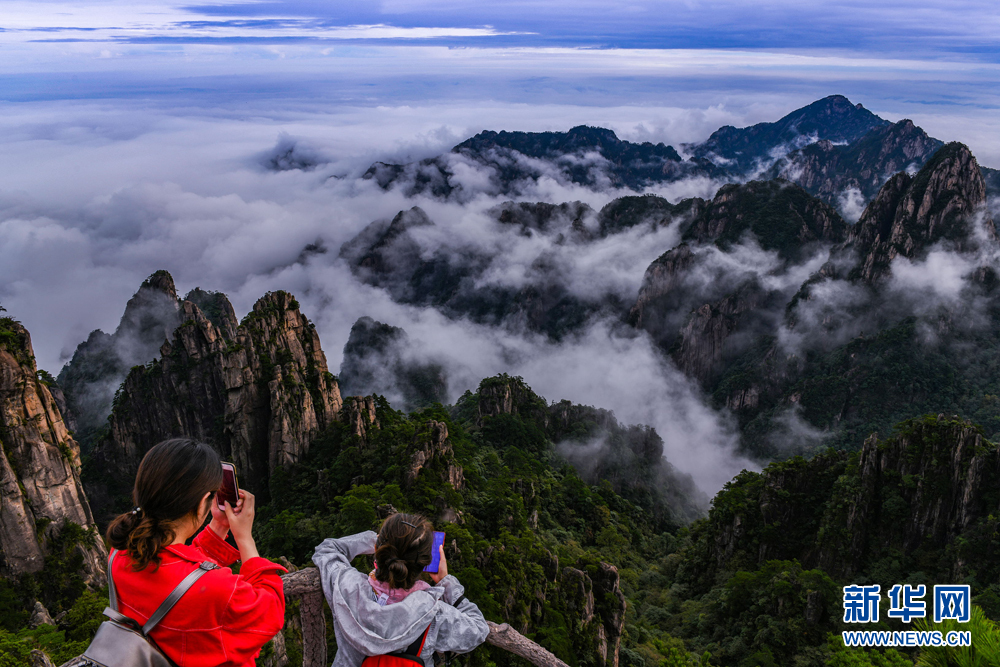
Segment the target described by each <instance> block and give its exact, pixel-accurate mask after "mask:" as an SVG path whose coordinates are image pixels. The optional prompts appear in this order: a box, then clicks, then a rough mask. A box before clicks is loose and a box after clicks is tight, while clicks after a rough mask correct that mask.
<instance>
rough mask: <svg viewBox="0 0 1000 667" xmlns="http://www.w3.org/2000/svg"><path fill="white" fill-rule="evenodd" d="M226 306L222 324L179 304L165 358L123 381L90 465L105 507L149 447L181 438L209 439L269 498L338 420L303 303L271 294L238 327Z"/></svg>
mask: <svg viewBox="0 0 1000 667" xmlns="http://www.w3.org/2000/svg"><path fill="white" fill-rule="evenodd" d="M215 303H216V304H217V305H219V299H218V298H216V299H215ZM225 305H226V304H224V305H223V306H222V307H221V309H220V310H221V312H222V313H223V314H224V317H223V318H222V320H221V321H222V322H223V324H222V326H216V325H215V324H213V323H212V321H211V320H210V319H209V318H208V317H206V315H205V314H204V313H203V312H202V310H201V309H200V308H199V307H198V306H197V305H196V304H195V303H193V302H191V301H183V302H181V304H180V319H181V320H182V324H181V325H180V326H179V327H177V329H176V330H174V331H173V334H172V336H171V337H170V339H169V340H168V341H165V342H164V343H163V345H162V347H161V349H160V353H161V357H160V358H159V359H155V360H154V361H152V362H150V363H149V364H146V365H145V366H141V367H135V368H133V369H132V371H131V372H130V373H129V375H128V377H127V378H126V379H125V382H124V383H123V384H122V386H121V388H120V389H119V391H118V393H117V394H116V397H115V403H114V409H113V411H112V413H111V416H110V417H109V432H108V434H107V436H106V437H104V438H103V439H102V440H100V441H99V442H98V443H97V444H96V446H95V449H94V453H93V457H92V460H91V463H90V465H89V467H88V476H87V481H88V486H89V487H92V488H93V497H94V502H95V505H99V506H100V510H101V511H108V510H110V509H111V505H112V503H113V500H114V498H113V497H114V496H117V495H120V494H122V493H123V492H125V491H126V489H125V488H124V486H123V485H122V484H123V483H121V482H119V481H118V480H131V479H132V477H133V475H134V474H135V471H136V469H137V467H138V463H139V461H140V460H141V458H142V456H143V454H144V453H145V452H146V451H147V450H148V449H149V447H151V446H152V445H154V444H156V443H157V442H159V441H160V440H162V439H165V438H168V437H176V436H178V435H183V436H187V437H192V438H197V439H201V440H204V441H206V442H209V443H211V444H212V445H213V446H215V447H216V448H217V449H218V451H219V453H220V455H221V456H222V457H223V458H224V459H226V460H231V461H233V462H234V463H236V466H237V469H238V470H239V471H240V476H241V481H242V483H243V484H244V485H245V486H246V487H247V488H248V489H250V490H252V491H253V492H254V493H255V494H257V495H258V496H259V497H261V498H262V499H264V500H266V498H267V494H268V491H267V489H268V479H269V476H270V473H271V472H272V471H273V470H274V469H275V468H277V467H279V466H285V465H288V464H289V463H291V462H294V461H296V460H298V458H299V457H300V456H301V455H302V454H303V453H304V452H305V451H307V450H308V447H309V443H310V441H311V440H312V438H313V437H315V436H316V434H317V433H319V432H320V431H321V430H322V429H323V428H325V427H326V426H327V425H329V424H330V423H332V422H333V421H335V420H336V419H337V415H338V412H339V410H340V407H341V396H340V390H339V387H338V385H337V381H336V379H335V378H334V377H333V375H331V374H330V372H329V370H328V369H327V365H326V357H325V355H324V354H323V350H322V348H321V347H320V341H319V336H318V335H317V334H316V330H315V328H314V327H313V325H312V323H311V322H309V320H308V319H306V317H305V316H304V315H302V313H301V312H300V311H299V305H298V302H297V301H296V300H295V299H294V298H293V297H292V296H291V295H290V294H288V293H286V292H272V293H268V294H267V295H265V296H264V297H262V298H261V299H260V300H259V301H258V302H257V303H256V304H255V305H254V308H253V310H252V311H251V312H250V313H249V314H248V315H247V316H246V317H245V318H244V319H243V322H242V323H241V324H240V325H239V326H238V327H232V326H231V323H230V317H231V312H232V308H231V306H229V307H225ZM229 331H231V332H232V335H227V332H229Z"/></svg>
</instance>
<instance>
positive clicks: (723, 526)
mask: <svg viewBox="0 0 1000 667" xmlns="http://www.w3.org/2000/svg"><path fill="white" fill-rule="evenodd" d="M855 456H856V457H857V458H856V461H855V462H852V460H851V459H850V458H849V455H848V454H847V453H846V452H843V451H836V452H829V453H826V454H822V455H820V456H817V457H815V458H813V459H811V460H809V461H804V460H802V459H792V460H790V461H786V462H783V463H776V464H772V465H771V466H769V467H768V468H766V469H765V470H764V471H763V472H762V473H748V472H744V473H743V474H742V475H740V476H739V477H737V478H736V479H735V480H734V481H733V483H732V484H731V485H730V486H729V487H727V489H725V490H723V491H722V492H721V493H720V495H719V496H718V497H717V498H716V500H715V503H714V508H713V509H712V511H711V512H710V513H709V519H708V521H707V522H706V524H705V525H704V526H703V527H701V528H699V529H698V530H697V531H696V532H697V535H695V543H696V544H697V545H699V546H695V547H693V550H692V552H691V553H692V554H693V553H694V552H695V551H698V550H699V549H703V551H699V553H701V554H702V555H701V556H698V557H696V558H695V560H694V561H693V562H692V564H691V565H690V567H691V570H690V573H691V574H690V575H689V576H691V577H692V578H694V579H700V580H701V581H702V583H703V585H707V584H709V583H711V580H713V578H714V577H716V576H719V577H723V578H724V577H726V576H728V573H732V572H734V571H735V570H740V569H745V570H754V569H757V568H758V567H760V566H762V565H763V564H764V563H765V562H766V561H769V560H791V559H797V560H798V561H799V562H801V563H802V566H803V567H806V568H812V567H820V568H822V569H823V570H825V571H826V572H827V573H829V574H830V575H831V576H834V577H840V578H845V579H848V578H850V577H854V576H858V575H864V574H865V573H866V572H869V570H870V569H871V568H872V567H875V566H876V565H877V564H878V563H880V562H883V559H885V558H886V557H890V560H894V561H896V562H897V563H898V567H899V568H901V571H902V572H907V571H911V570H916V569H919V570H920V571H922V572H923V573H924V575H925V576H926V577H927V578H928V579H929V580H938V581H946V580H947V581H963V580H966V578H967V577H970V576H975V578H976V579H977V580H982V581H992V580H993V577H995V576H996V574H997V570H998V565H997V561H996V555H997V553H996V547H995V544H994V543H993V537H992V536H993V532H994V531H995V523H996V521H995V516H996V514H997V512H998V510H1000V498H998V496H997V493H996V489H997V488H998V485H1000V447H998V446H997V445H996V444H993V443H990V442H989V441H987V440H986V438H985V437H983V434H982V433H981V432H980V431H979V430H978V429H977V428H976V427H974V426H973V425H971V424H970V423H968V422H965V421H963V420H961V419H959V418H957V417H946V416H944V415H938V416H937V417H933V416H927V417H924V418H921V419H914V420H910V421H909V422H907V423H905V424H903V425H902V426H901V428H900V430H899V432H898V433H896V434H895V435H893V436H891V437H889V438H886V439H884V440H880V439H879V438H878V437H877V436H875V435H872V436H871V437H869V438H868V440H866V442H865V444H864V447H863V448H862V450H861V452H860V454H857V455H855ZM705 575H707V576H705Z"/></svg>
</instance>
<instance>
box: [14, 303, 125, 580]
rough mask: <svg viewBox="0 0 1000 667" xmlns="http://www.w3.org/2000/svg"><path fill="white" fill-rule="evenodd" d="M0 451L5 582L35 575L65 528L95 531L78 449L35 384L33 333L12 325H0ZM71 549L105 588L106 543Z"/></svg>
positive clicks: (44, 389)
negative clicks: (53, 541)
mask: <svg viewBox="0 0 1000 667" xmlns="http://www.w3.org/2000/svg"><path fill="white" fill-rule="evenodd" d="M0 447H2V448H3V456H0V575H2V576H4V577H18V576H20V575H24V574H31V573H37V572H39V571H41V570H42V568H43V566H44V560H45V556H46V555H47V554H48V550H49V544H50V542H51V541H52V540H53V539H54V538H56V537H57V536H58V535H59V534H60V532H61V531H62V530H64V529H65V528H66V527H67V525H68V524H75V525H76V526H79V527H80V528H83V529H84V530H85V531H92V529H94V518H93V515H92V514H91V510H90V505H89V503H88V502H87V496H86V494H85V493H84V490H83V485H82V484H81V482H80V448H79V446H78V445H77V443H76V441H75V440H74V439H73V437H72V435H70V432H69V430H68V429H67V428H66V424H65V423H64V421H63V417H62V414H61V413H60V411H59V408H58V406H57V405H56V401H55V399H54V398H53V397H52V393H51V392H50V391H49V388H48V386H47V384H46V382H44V381H42V380H40V379H39V377H38V372H37V368H36V367H35V358H34V352H33V350H32V347H31V337H30V335H29V334H28V331H27V330H26V329H25V328H24V327H23V326H21V325H20V324H19V323H18V322H16V321H15V320H12V319H10V318H3V319H2V320H0ZM74 548H75V549H76V550H77V551H79V552H80V553H81V555H83V557H84V558H83V562H84V566H83V572H82V574H83V576H84V577H85V580H86V581H87V583H88V584H89V585H91V586H95V587H97V586H100V585H102V583H103V577H104V559H105V558H106V557H107V552H106V551H105V549H104V545H103V542H102V541H101V540H100V539H99V538H98V537H96V535H94V533H93V532H90V533H88V534H86V535H85V539H84V540H83V541H81V542H80V543H79V544H77V545H76V546H75V547H74Z"/></svg>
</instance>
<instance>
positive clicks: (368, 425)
mask: <svg viewBox="0 0 1000 667" xmlns="http://www.w3.org/2000/svg"><path fill="white" fill-rule="evenodd" d="M340 421H341V422H343V423H344V424H346V425H347V427H348V428H349V429H350V430H351V432H352V433H354V435H356V436H358V438H360V439H361V442H362V444H363V445H367V444H368V435H369V433H371V432H372V431H377V430H378V429H380V428H381V425H380V424H379V422H378V415H377V414H375V398H374V397H373V396H345V397H344V405H343V407H342V408H341V409H340Z"/></svg>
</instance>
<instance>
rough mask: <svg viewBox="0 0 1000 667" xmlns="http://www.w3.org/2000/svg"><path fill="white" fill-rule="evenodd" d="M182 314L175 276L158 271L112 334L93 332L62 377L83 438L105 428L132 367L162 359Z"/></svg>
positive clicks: (67, 398)
mask: <svg viewBox="0 0 1000 667" xmlns="http://www.w3.org/2000/svg"><path fill="white" fill-rule="evenodd" d="M179 310H180V305H179V301H178V298H177V289H176V288H175V287H174V279H173V277H171V275H170V274H169V273H167V272H166V271H157V272H156V273H154V274H153V275H151V276H150V277H149V278H147V279H146V280H145V281H144V282H143V283H142V285H141V286H140V287H139V290H138V291H137V292H136V293H135V294H134V295H133V296H132V298H131V299H129V302H128V304H127V305H126V306H125V312H124V314H123V315H122V318H121V322H120V323H119V324H118V328H117V329H116V330H115V332H114V333H113V334H106V333H104V332H103V331H101V330H99V329H98V330H94V331H92V332H91V333H90V336H89V337H88V338H87V340H86V341H84V342H82V343H80V345H78V346H77V348H76V352H75V353H74V354H73V358H72V359H71V360H70V361H69V363H67V364H66V365H65V366H64V367H63V369H62V371H61V372H60V373H59V378H58V379H59V386H60V387H61V388H62V391H63V392H64V393H65V397H66V405H67V407H68V414H69V415H70V420H72V421H75V423H76V426H77V428H78V429H79V430H80V434H81V436H82V437H84V438H86V439H88V440H89V438H90V437H91V436H92V435H93V434H94V432H95V431H97V430H98V429H99V428H100V427H102V426H103V425H104V423H105V420H106V419H107V416H108V414H110V412H111V403H112V401H113V399H114V395H115V390H116V389H117V388H118V386H119V385H120V384H121V383H122V380H124V379H125V376H126V375H127V374H128V371H129V369H130V368H132V366H136V365H139V364H145V363H146V362H148V361H151V360H152V359H154V358H155V357H156V356H157V354H158V353H159V350H160V346H161V345H162V344H163V341H165V340H166V339H167V337H168V336H169V335H170V332H172V331H173V330H174V329H175V328H176V327H177V325H178V324H180V323H181V320H180V315H179Z"/></svg>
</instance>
